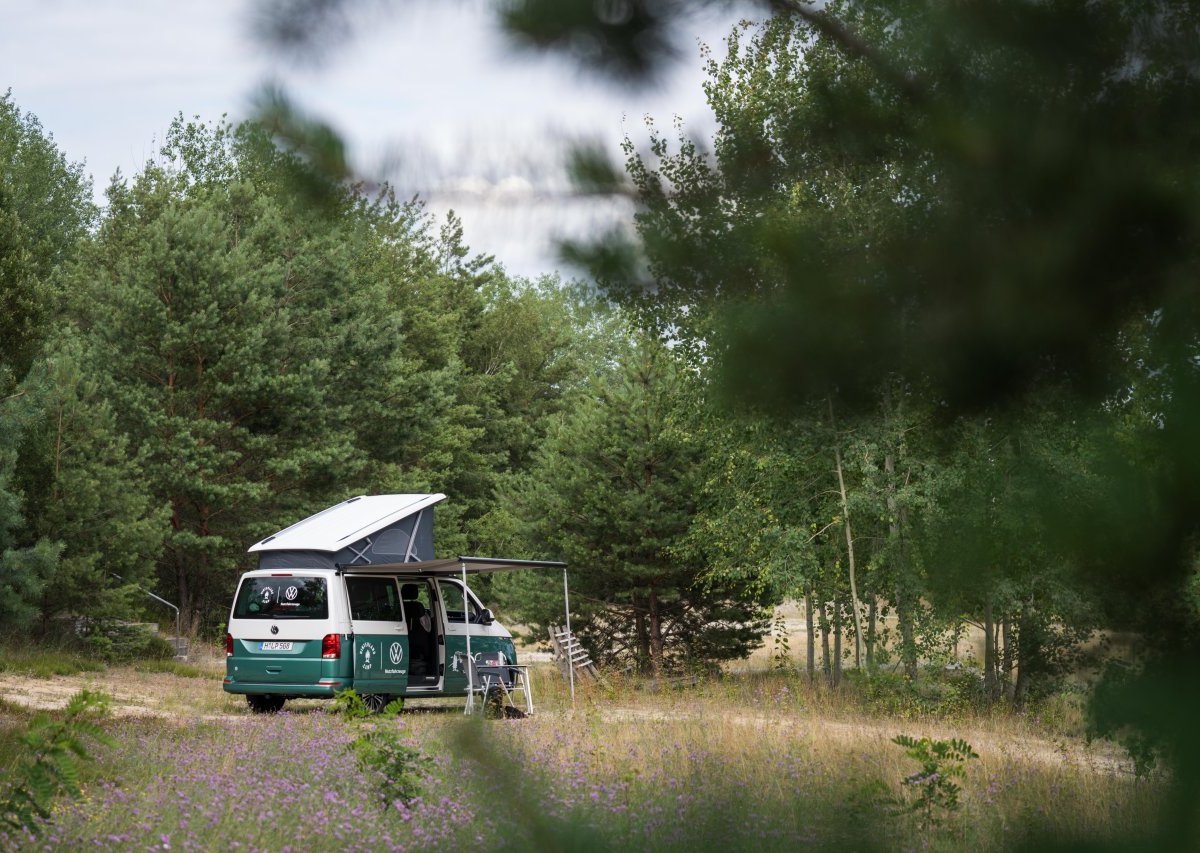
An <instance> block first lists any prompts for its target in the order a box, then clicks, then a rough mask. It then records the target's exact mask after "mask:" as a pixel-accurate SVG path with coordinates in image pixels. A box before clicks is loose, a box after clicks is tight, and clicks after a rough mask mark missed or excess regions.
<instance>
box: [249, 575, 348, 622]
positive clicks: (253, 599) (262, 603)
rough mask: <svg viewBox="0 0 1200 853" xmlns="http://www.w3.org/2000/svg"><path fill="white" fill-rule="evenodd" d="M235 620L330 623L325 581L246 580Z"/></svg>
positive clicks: (319, 579) (292, 578)
mask: <svg viewBox="0 0 1200 853" xmlns="http://www.w3.org/2000/svg"><path fill="white" fill-rule="evenodd" d="M233 618H234V619H327V618H329V597H328V595H327V594H326V590H325V578H313V577H294V576H293V577H266V578H264V577H250V578H243V579H242V585H241V587H239V588H238V594H237V600H236V601H235V602H234V603H233Z"/></svg>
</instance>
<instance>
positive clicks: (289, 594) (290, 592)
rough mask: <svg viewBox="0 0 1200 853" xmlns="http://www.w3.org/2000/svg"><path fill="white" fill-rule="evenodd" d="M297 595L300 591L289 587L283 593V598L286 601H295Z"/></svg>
mask: <svg viewBox="0 0 1200 853" xmlns="http://www.w3.org/2000/svg"><path fill="white" fill-rule="evenodd" d="M299 594H300V590H298V589H296V588H295V587H294V586H289V587H288V588H287V589H286V590H285V591H284V593H283V597H284V598H286V599H287V600H288V601H295V600H296V596H297V595H299Z"/></svg>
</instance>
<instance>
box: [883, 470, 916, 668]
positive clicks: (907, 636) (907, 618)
mask: <svg viewBox="0 0 1200 853" xmlns="http://www.w3.org/2000/svg"><path fill="white" fill-rule="evenodd" d="M883 470H884V472H885V473H886V474H887V475H888V478H887V479H888V485H887V508H888V532H889V534H890V535H891V537H892V538H893V540H895V541H896V542H897V543H898V544H897V547H896V551H897V552H898V553H899V554H900V560H899V561H898V563H899V565H897V566H896V623H897V624H896V627H897V628H898V629H899V630H900V660H901V662H902V663H903V664H904V674H905V676H906V677H907V678H908V679H909V680H910V681H916V680H917V644H916V642H915V640H914V638H913V625H912V613H911V612H909V607H908V596H907V595H906V594H905V592H904V580H903V578H902V577H901V571H902V570H903V569H905V568H907V566H908V560H907V559H906V557H907V554H906V549H905V547H904V541H903V539H902V538H901V537H902V536H903V535H904V530H903V528H902V527H901V524H900V509H899V507H898V506H897V504H896V484H895V482H894V477H895V474H896V457H895V456H894V455H893V454H891V453H888V454H886V455H885V456H884V457H883Z"/></svg>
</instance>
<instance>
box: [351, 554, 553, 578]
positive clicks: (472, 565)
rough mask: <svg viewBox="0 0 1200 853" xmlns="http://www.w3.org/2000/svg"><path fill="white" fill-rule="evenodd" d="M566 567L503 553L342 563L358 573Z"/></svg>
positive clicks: (460, 572)
mask: <svg viewBox="0 0 1200 853" xmlns="http://www.w3.org/2000/svg"><path fill="white" fill-rule="evenodd" d="M566 567H567V564H566V563H560V562H557V561H553V560H507V559H503V558H501V557H443V558H442V559H440V560H414V561H412V562H408V563H377V564H373V565H370V566H361V565H359V566H338V568H339V569H340V570H341V571H343V572H351V573H353V574H356V575H364V574H365V575H463V574H468V575H478V574H484V573H485V572H511V571H514V570H516V569H565V568H566Z"/></svg>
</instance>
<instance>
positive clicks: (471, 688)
mask: <svg viewBox="0 0 1200 853" xmlns="http://www.w3.org/2000/svg"><path fill="white" fill-rule="evenodd" d="M460 565H461V566H462V583H463V628H464V629H466V632H467V659H466V661H464V663H463V666H465V667H466V668H467V708H466V711H465V713H467V714H470V713H473V712H474V711H475V682H474V679H472V678H471V670H472V669H474V667H473V666H471V663H472V662H473V661H474V660H475V659H474V658H473V657H471V617H470V611H471V608H470V607H469V606H468V603H467V602H468V600H469V599H468V598H467V564H466V563H465V562H464V563H460ZM447 627H449V626H447Z"/></svg>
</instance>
